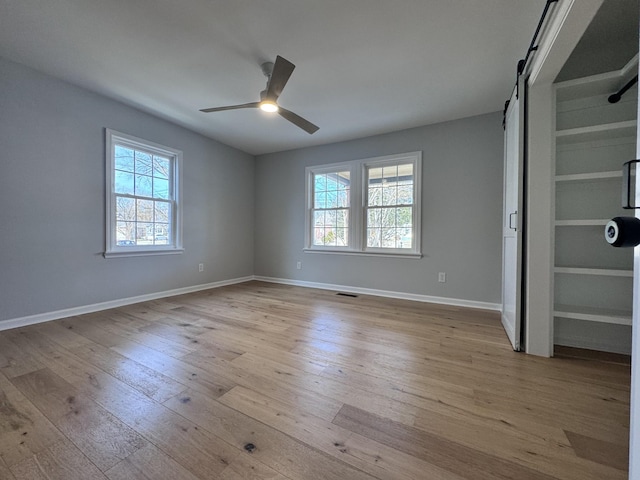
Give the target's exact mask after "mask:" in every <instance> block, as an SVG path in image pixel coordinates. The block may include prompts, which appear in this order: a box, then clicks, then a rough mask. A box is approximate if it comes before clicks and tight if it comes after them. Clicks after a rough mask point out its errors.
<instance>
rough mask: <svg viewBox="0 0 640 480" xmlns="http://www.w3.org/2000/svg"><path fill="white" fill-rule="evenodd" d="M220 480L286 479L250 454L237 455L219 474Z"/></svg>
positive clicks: (286, 479) (286, 478)
mask: <svg viewBox="0 0 640 480" xmlns="http://www.w3.org/2000/svg"><path fill="white" fill-rule="evenodd" d="M220 480H288V477H285V476H284V475H282V474H280V473H278V472H276V471H275V470H273V469H271V468H269V467H267V466H266V465H265V464H263V463H262V462H259V461H258V460H256V459H255V458H253V457H252V456H251V455H238V456H237V457H236V458H235V460H234V461H233V462H231V464H230V465H229V466H228V467H227V468H225V469H224V470H223V472H222V474H221V475H220Z"/></svg>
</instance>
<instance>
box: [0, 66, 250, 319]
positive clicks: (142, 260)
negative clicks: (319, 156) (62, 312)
mask: <svg viewBox="0 0 640 480" xmlns="http://www.w3.org/2000/svg"><path fill="white" fill-rule="evenodd" d="M105 127H109V128H112V129H115V130H118V131H121V132H124V133H128V134H131V135H135V136H138V137H142V138H144V139H147V140H150V141H153V142H157V143H160V144H163V145H167V146H169V147H173V148H177V149H180V150H182V151H183V152H184V163H183V189H184V190H183V192H184V193H183V201H184V210H183V214H184V217H183V219H184V247H185V252H184V254H182V255H166V256H150V257H129V258H111V259H105V258H103V256H102V252H103V251H104V243H105V239H104V230H105V228H104V215H105V208H104V197H105V193H104V192H105V183H104V181H105V178H104V177H105V175H104V162H105V159H104V128H105ZM254 162H255V159H254V157H252V156H251V155H248V154H246V153H243V152H240V151H238V150H235V149H233V148H230V147H228V146H225V145H223V144H220V143H218V142H215V141H213V140H210V139H208V138H205V137H203V136H200V135H198V134H195V133H193V132H190V131H188V130H185V129H183V128H181V127H178V126H176V125H173V124H171V123H168V122H166V121H163V120H160V119H158V118H156V117H153V116H150V115H147V114H145V113H143V112H141V111H138V110H136V109H133V108H130V107H127V106H125V105H123V104H120V103H118V102H115V101H112V100H108V99H106V98H105V97H102V96H99V95H96V94H93V93H90V92H88V91H86V90H83V89H80V88H77V87H74V86H71V85H69V84H67V83H64V82H61V81H59V80H56V79H54V78H52V77H49V76H46V75H43V74H40V73H37V72H35V71H33V70H30V69H27V68H25V67H23V66H20V65H18V64H15V63H12V62H8V61H6V60H4V59H2V58H0V167H1V169H0V203H1V205H2V208H1V209H0V320H5V319H10V318H19V317H23V316H27V315H33V314H38V313H45V312H51V311H55V310H59V309H65V308H70V307H75V306H82V305H90V304H94V303H98V302H104V301H109V300H116V299H122V298H127V297H132V296H137V295H142V294H147V293H153V292H161V291H165V290H170V289H176V288H182V287H187V286H191V285H199V284H205V283H209V282H216V281H221V280H227V279H233V278H239V277H243V276H247V275H252V274H253V269H254V265H253V244H254V242H253V230H254V171H255V169H254ZM201 262H202V263H204V264H205V271H204V272H203V273H198V263H201Z"/></svg>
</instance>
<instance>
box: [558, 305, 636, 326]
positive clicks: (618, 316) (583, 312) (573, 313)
mask: <svg viewBox="0 0 640 480" xmlns="http://www.w3.org/2000/svg"><path fill="white" fill-rule="evenodd" d="M553 316H554V317H561V318H572V319H575V320H586V321H589V322H602V323H613V324H616V325H631V311H630V310H614V309H610V308H594V307H578V306H575V305H556V306H555V307H554V311H553Z"/></svg>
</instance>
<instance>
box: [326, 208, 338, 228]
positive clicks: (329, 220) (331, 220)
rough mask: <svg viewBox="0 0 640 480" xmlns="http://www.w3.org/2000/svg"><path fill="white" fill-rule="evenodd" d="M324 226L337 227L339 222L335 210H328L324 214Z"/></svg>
mask: <svg viewBox="0 0 640 480" xmlns="http://www.w3.org/2000/svg"><path fill="white" fill-rule="evenodd" d="M324 224H325V226H330V227H334V226H337V224H338V220H337V215H336V211H335V210H326V211H325V212H324Z"/></svg>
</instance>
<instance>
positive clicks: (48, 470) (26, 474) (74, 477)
mask: <svg viewBox="0 0 640 480" xmlns="http://www.w3.org/2000/svg"><path fill="white" fill-rule="evenodd" d="M11 472H12V473H13V475H14V476H15V478H16V480H87V479H89V478H90V479H92V480H107V477H105V476H104V475H103V474H102V472H101V471H100V470H98V468H97V467H96V466H95V465H94V464H93V463H91V462H90V461H89V459H88V458H87V457H85V456H84V455H83V454H82V453H81V452H80V450H78V449H77V448H76V447H75V446H74V445H73V444H72V443H71V442H69V441H64V442H59V443H56V444H55V445H52V446H51V447H49V448H47V449H46V450H44V451H42V452H40V453H37V454H35V455H33V456H32V457H30V458H27V459H26V460H23V461H22V462H20V463H18V464H16V465H14V466H13V467H11Z"/></svg>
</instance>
